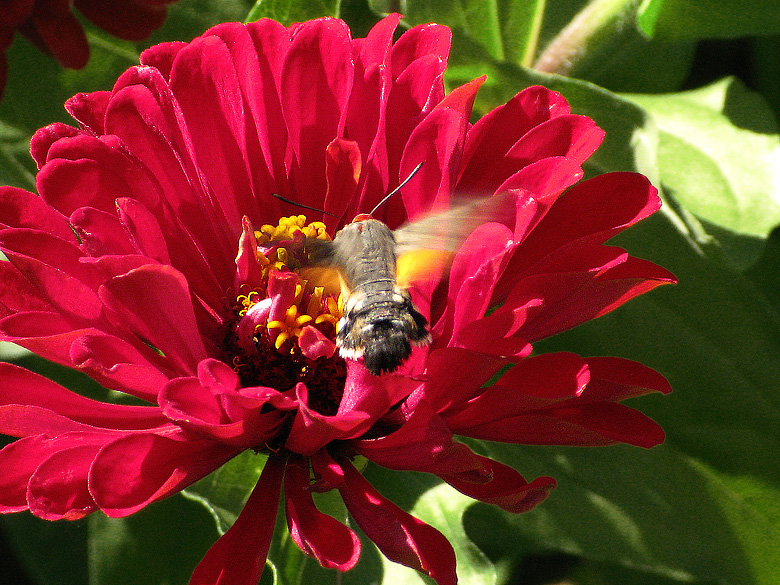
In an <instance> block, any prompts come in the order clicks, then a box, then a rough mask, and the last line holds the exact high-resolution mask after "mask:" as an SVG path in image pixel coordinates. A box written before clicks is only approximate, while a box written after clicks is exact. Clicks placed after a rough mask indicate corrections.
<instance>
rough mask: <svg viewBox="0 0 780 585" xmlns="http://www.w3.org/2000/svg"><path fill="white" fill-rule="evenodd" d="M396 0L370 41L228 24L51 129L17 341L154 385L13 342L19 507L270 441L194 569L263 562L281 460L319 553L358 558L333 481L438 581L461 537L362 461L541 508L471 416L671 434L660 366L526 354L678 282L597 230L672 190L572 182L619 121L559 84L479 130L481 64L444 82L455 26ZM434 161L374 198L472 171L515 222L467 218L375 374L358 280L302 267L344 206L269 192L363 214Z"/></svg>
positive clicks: (211, 464)
mask: <svg viewBox="0 0 780 585" xmlns="http://www.w3.org/2000/svg"><path fill="white" fill-rule="evenodd" d="M398 18H399V17H398V16H397V15H392V16H389V17H387V18H386V19H385V20H383V21H382V22H380V23H379V24H378V25H377V26H376V27H374V29H373V30H372V31H371V32H370V33H369V35H368V36H367V38H365V39H352V38H351V37H350V34H349V30H348V29H347V26H346V25H345V23H343V22H342V21H339V20H334V19H321V20H315V21H311V22H306V23H303V24H298V25H294V26H292V27H290V28H285V27H283V26H281V25H279V24H277V23H275V22H272V21H269V20H263V21H260V22H256V23H253V24H250V25H246V26H244V25H240V24H225V25H220V26H217V27H215V28H213V29H211V30H209V31H208V32H206V33H205V34H204V35H203V36H202V37H200V38H198V39H195V40H194V41H192V42H191V43H168V44H162V45H158V46H155V47H153V48H151V49H149V50H148V51H146V52H145V53H144V54H143V55H142V63H143V64H142V65H141V66H140V67H134V68H132V69H129V70H128V71H127V72H126V73H125V74H124V75H122V77H121V78H120V79H119V80H118V81H117V83H116V85H115V87H114V88H113V90H111V91H105V92H96V93H92V94H86V95H78V96H76V97H74V98H73V99H71V100H70V101H69V102H68V104H67V107H68V111H69V112H70V113H71V114H72V115H73V116H74V118H76V119H77V120H78V121H79V123H80V128H79V129H74V128H71V127H69V126H65V125H62V124H53V125H51V126H49V127H47V128H44V129H42V130H41V131H39V132H38V133H37V134H36V136H35V137H34V139H33V142H32V152H33V156H34V158H35V159H36V161H37V162H38V165H39V167H40V172H39V174H38V189H39V191H40V195H41V196H40V197H38V196H36V195H33V194H32V193H28V192H26V191H23V190H20V189H13V188H4V189H2V190H0V226H2V230H0V248H1V249H2V250H3V251H4V252H5V254H6V255H7V257H8V259H9V260H10V262H3V263H0V271H2V279H1V280H0V282H2V286H1V287H0V310H1V311H2V314H3V315H4V318H3V319H2V320H0V338H2V339H4V340H8V341H13V342H15V343H18V344H19V345H22V346H24V347H26V348H28V349H30V350H32V351H34V352H35V353H37V354H39V355H41V356H43V357H45V358H47V359H49V360H52V361H54V362H57V363H60V364H65V365H67V366H70V367H73V368H77V369H79V370H81V371H82V372H85V373H87V374H88V375H89V376H91V377H92V378H94V379H95V380H97V381H98V382H100V383H101V384H102V385H104V386H105V387H107V388H110V389H114V390H119V391H122V392H125V393H127V394H130V395H132V396H135V397H137V398H140V399H141V400H143V401H146V402H148V403H149V406H123V405H113V404H106V403H100V402H95V401H92V400H89V399H86V398H83V397H80V396H77V395H76V394H73V393H72V392H70V391H68V390H65V389H63V388H62V387H60V386H58V385H57V384H55V383H53V382H51V381H48V380H46V379H44V378H41V377H40V376H37V375H35V374H32V373H30V372H28V371H25V370H23V369H20V368H18V367H15V366H12V365H7V364H5V365H2V367H0V432H2V433H5V434H8V435H11V436H14V437H20V438H19V440H17V441H15V442H13V443H11V444H10V445H8V446H7V447H5V448H4V449H3V450H2V451H0V468H2V469H3V470H4V471H3V474H2V477H0V510H2V511H5V512H15V511H19V510H25V509H29V510H30V511H32V513H33V514H35V515H37V516H40V517H42V518H47V519H57V518H67V519H74V518H80V517H82V516H84V515H86V514H89V513H91V512H93V511H95V510H102V511H103V512H105V513H106V514H108V515H109V516H124V515H127V514H130V513H133V512H135V511H136V510H139V509H140V508H142V507H144V506H146V505H147V504H149V503H151V502H153V501H156V500H159V499H161V498H164V497H166V496H169V495H171V494H173V493H176V492H178V491H180V490H182V489H184V488H186V487H187V486H188V485H190V484H192V483H193V482H195V481H197V480H198V479H200V478H202V477H203V476H205V475H206V474H208V473H209V472H211V471H213V470H215V469H216V468H218V467H219V466H220V465H222V464H223V463H224V462H225V461H227V460H228V459H230V458H231V457H233V456H235V455H236V454H238V453H240V452H242V451H244V450H247V449H251V450H254V451H256V452H259V453H265V454H267V456H268V459H267V462H266V465H265V468H264V470H263V473H262V475H261V477H260V480H259V482H258V484H257V487H256V488H255V490H254V492H253V493H252V495H251V496H250V498H249V501H248V502H247V504H246V506H245V508H244V510H243V512H242V513H241V515H240V516H239V518H238V520H237V521H236V522H235V524H234V525H233V527H232V528H231V529H230V530H229V531H228V532H227V533H226V534H225V535H224V536H223V537H222V538H221V539H220V540H219V541H218V542H217V543H216V544H215V545H214V547H213V548H212V549H211V550H210V551H209V553H208V554H207V556H206V557H205V558H204V560H203V561H202V562H201V564H200V565H199V566H198V568H197V569H196V571H195V573H194V575H193V578H192V583H232V584H246V585H248V584H254V583H256V582H257V579H258V577H259V574H260V572H261V570H262V567H263V564H264V559H265V556H266V554H267V551H268V546H269V540H270V538H271V532H272V530H273V526H274V516H275V513H276V507H277V502H278V498H279V495H280V493H281V492H282V483H283V494H284V498H285V502H286V513H287V521H288V525H289V528H290V533H291V535H292V537H293V539H294V540H295V542H296V543H297V544H298V545H299V546H300V548H301V549H302V550H303V551H304V552H305V553H306V554H309V555H311V556H313V557H315V558H316V559H317V560H318V561H319V562H320V563H321V564H322V565H323V566H326V567H335V568H338V569H340V570H346V569H349V568H350V567H352V566H353V565H354V564H355V562H356V561H357V557H358V554H359V546H360V545H359V540H358V538H357V537H356V535H355V534H354V533H353V532H352V530H350V529H349V528H348V527H346V526H344V525H343V524H341V523H340V522H338V521H337V520H335V519H334V518H332V517H330V516H327V515H325V514H322V513H321V512H319V511H318V510H317V509H316V507H315V505H314V502H313V500H312V491H325V490H331V489H337V490H339V492H340V494H341V497H342V498H343V500H344V502H345V504H346V507H347V509H348V510H349V512H350V514H351V515H352V517H353V518H354V520H355V522H356V523H357V524H358V526H360V528H361V529H362V530H363V531H364V532H365V533H366V534H367V535H368V537H369V538H371V539H372V540H373V541H374V542H375V543H376V544H377V546H378V547H379V548H380V550H381V551H382V552H383V553H384V554H385V555H386V556H387V557H388V558H390V559H391V560H393V561H396V562H399V563H403V564H405V565H408V566H410V567H414V568H416V569H418V570H420V571H424V572H426V573H428V574H430V575H431V576H432V577H433V579H434V580H436V582H437V583H439V584H441V585H445V584H452V583H455V581H456V576H455V559H454V554H453V551H452V548H451V547H450V545H449V543H448V542H447V541H446V539H445V538H444V537H443V536H442V535H441V534H440V533H439V532H438V531H436V530H435V529H433V528H432V527H430V526H428V525H426V524H424V523H422V522H421V521H419V520H417V519H416V518H414V517H412V516H410V515H409V514H407V513H406V512H404V511H403V510H401V509H400V508H398V507H396V506H394V505H393V504H392V503H390V502H389V501H387V500H386V499H384V498H383V497H382V496H381V495H380V494H379V493H378V492H377V491H375V490H374V489H373V488H372V487H371V485H369V484H368V483H367V481H366V480H365V479H364V478H363V476H362V475H361V474H360V473H359V472H358V471H357V470H356V468H355V467H354V466H353V465H352V463H351V460H352V458H353V457H354V456H356V455H358V454H359V455H362V456H364V457H366V458H367V459H369V460H371V461H373V462H375V463H377V464H379V465H383V466H385V467H388V468H391V469H396V470H415V471H426V472H429V473H433V474H436V475H438V476H439V477H441V478H442V479H443V480H444V481H446V482H447V483H449V484H451V485H452V486H453V487H455V488H456V489H457V490H460V491H461V492H463V493H465V494H467V495H469V496H471V497H474V498H477V499H479V500H482V501H485V502H489V503H493V504H496V505H498V506H500V507H502V508H503V509H505V510H508V511H511V512H523V511H525V510H528V509H530V508H532V507H533V506H535V505H536V504H538V503H539V502H540V501H542V500H543V499H544V498H545V497H546V495H547V493H548V491H549V490H550V489H551V488H552V487H553V486H554V481H553V480H552V479H550V478H547V477H542V478H539V479H536V480H534V481H532V482H530V483H528V482H526V481H525V480H524V479H523V477H522V476H520V475H519V474H518V473H517V472H516V471H514V470H513V469H511V468H509V467H507V466H505V465H502V464H501V463H498V462H496V461H493V460H490V459H487V458H485V457H481V456H478V455H476V454H475V453H473V452H472V451H471V450H470V449H469V448H468V447H467V446H466V445H464V444H463V443H460V442H458V441H457V440H456V439H455V438H454V436H453V435H454V434H459V435H465V436H470V437H477V438H480V439H487V440H495V441H504V442H512V443H526V444H554V445H608V444H613V443H616V442H626V443H630V444H634V445H640V446H644V447H650V446H652V445H655V444H658V443H660V442H661V441H662V440H663V432H662V431H661V429H660V428H659V427H658V426H657V425H656V424H655V423H654V422H652V421H651V420H649V419H648V418H647V417H645V416H644V415H642V414H640V413H639V412H637V411H635V410H633V409H631V408H629V407H626V406H623V405H621V404H619V401H622V400H624V399H625V398H629V397H632V396H638V395H641V394H645V393H647V392H651V391H661V392H668V391H669V387H668V385H667V383H666V381H665V380H664V379H663V377H662V376H660V375H659V374H657V373H656V372H654V371H652V370H650V369H648V368H646V367H644V366H642V365H640V364H637V363H635V362H631V361H628V360H625V359H618V358H604V357H602V358H587V359H584V358H581V357H579V356H577V355H575V354H571V353H556V354H543V355H535V356H532V355H531V350H532V347H531V343H532V342H534V341H535V340H538V339H541V338H543V337H547V336H549V335H552V334H554V333H557V332H560V331H562V330H564V329H567V328H570V327H573V326H575V325H577V324H579V323H582V322H584V321H586V320H589V319H592V318H594V317H598V316H599V315H602V314H604V313H606V312H608V311H610V310H612V309H613V308H615V307H617V306H619V305H621V304H622V303H624V302H625V301H627V300H628V299H630V298H632V297H634V296H636V295H638V294H641V293H644V292H646V291H648V290H650V289H652V288H654V287H656V286H658V285H660V284H663V283H668V282H672V281H673V280H674V278H673V276H672V275H671V274H669V273H668V272H667V271H665V270H664V269H662V268H660V267H658V266H656V265H654V264H652V263H650V262H647V261H644V260H639V259H637V258H633V257H631V256H629V255H628V254H627V253H626V252H625V251H624V250H622V249H619V248H615V247H611V246H607V245H605V244H604V242H605V241H606V240H607V239H609V238H610V237H611V236H613V235H614V234H616V233H618V232H619V231H621V230H622V229H624V228H626V227H627V226H630V225H632V224H633V223H635V222H637V221H639V220H641V219H642V218H644V217H647V216H648V215H650V214H651V213H653V212H654V211H655V210H657V209H658V207H659V205H660V203H659V200H658V198H657V196H656V190H655V189H654V188H653V187H652V186H651V185H650V184H649V183H648V181H647V180H646V179H645V178H644V177H642V176H640V175H636V174H631V173H614V174H608V175H603V176H600V177H597V178H595V179H591V180H588V181H584V182H582V183H579V184H576V185H575V183H577V182H578V181H579V180H580V179H581V177H582V171H581V169H580V163H581V162H582V161H583V160H585V159H586V158H587V157H588V156H589V155H590V154H591V153H592V152H593V151H594V150H595V149H596V148H597V147H598V145H599V143H600V142H601V139H602V136H603V133H602V131H601V130H600V129H599V128H598V127H596V125H595V124H594V122H593V121H592V120H590V119H589V118H586V117H584V116H577V115H572V114H571V113H569V108H568V105H567V103H566V102H565V100H564V99H563V98H562V97H561V96H560V95H559V94H557V93H555V92H552V91H549V90H547V89H545V88H542V87H532V88H529V89H526V90H525V91H522V92H521V93H519V94H518V95H517V96H516V97H515V98H513V99H512V100H511V101H510V102H509V103H507V104H506V105H504V106H501V107H500V108H497V109H496V110H494V111H493V112H491V113H490V114H488V115H487V116H485V117H484V118H482V119H481V120H480V121H479V122H478V123H476V124H474V125H473V126H472V125H470V124H469V115H470V113H471V107H472V102H473V99H474V96H475V93H476V91H477V89H478V86H479V84H480V81H479V80H478V81H476V82H473V83H470V84H466V85H465V86H462V87H459V88H457V89H456V90H454V91H453V92H452V93H450V94H449V95H447V96H445V95H444V90H443V85H442V74H443V71H444V68H445V65H446V57H447V53H448V49H449V42H450V32H449V30H448V29H447V28H445V27H442V26H439V25H433V24H432V25H425V26H419V27H415V28H413V29H411V30H409V31H408V32H406V33H405V34H404V35H402V36H401V38H400V39H399V40H398V41H397V42H396V43H394V44H393V42H392V36H393V31H394V30H395V28H396V25H397V24H398ZM421 161H422V162H424V165H423V167H422V168H421V170H420V171H419V172H418V173H417V175H415V176H414V177H413V179H412V180H411V181H410V182H409V183H408V184H407V185H406V186H405V187H404V188H403V190H402V195H400V196H399V197H398V198H396V199H395V200H391V201H390V202H389V203H388V204H387V205H386V206H385V207H383V208H381V210H380V211H379V212H378V214H377V215H378V218H379V219H381V220H382V221H384V222H385V223H386V224H387V225H389V226H390V227H391V228H396V227H398V226H400V225H401V224H403V223H404V222H406V221H407V220H409V219H415V218H417V217H419V216H421V215H422V214H424V213H425V212H426V211H428V210H430V209H432V208H434V207H436V208H440V207H442V206H446V205H447V203H448V201H449V198H450V196H451V195H452V194H455V193H458V194H467V195H468V194H472V195H473V194H480V195H485V196H487V195H491V194H501V196H500V197H499V198H498V199H496V201H498V202H500V204H501V205H500V206H501V213H500V214H496V217H498V216H500V219H495V218H494V221H489V222H486V223H484V224H483V225H480V226H479V227H478V228H477V229H476V230H474V232H473V233H472V234H471V235H470V236H469V237H468V239H467V240H466V241H465V243H464V244H463V246H462V247H461V248H460V249H459V250H458V251H457V253H456V254H455V255H454V258H453V259H452V263H451V267H450V269H449V270H448V271H447V273H446V275H445V276H444V277H443V278H441V279H439V280H434V279H429V280H427V281H425V282H423V283H422V284H420V285H419V286H416V287H413V288H412V295H413V299H414V302H415V305H416V307H417V308H418V309H419V311H420V313H422V314H423V315H424V316H425V317H426V318H427V320H428V322H429V323H430V324H431V326H430V331H431V334H432V337H433V341H432V343H431V344H430V345H429V346H427V347H417V348H415V349H414V350H413V352H412V356H411V358H410V359H408V360H407V361H406V362H405V363H403V365H402V366H401V367H399V368H398V369H397V370H395V371H394V372H393V373H392V374H389V375H382V376H374V375H371V374H370V373H369V372H368V370H367V369H366V368H365V366H364V365H363V362H362V361H360V360H353V359H347V360H345V359H343V358H342V357H340V356H339V354H338V352H337V349H336V346H335V345H334V339H335V331H336V327H335V323H336V322H337V321H338V319H339V317H340V316H341V308H340V304H339V301H338V296H337V293H335V294H334V293H331V292H330V289H328V288H326V287H322V286H315V285H316V284H317V283H316V281H315V280H313V278H314V277H311V279H310V277H309V276H308V273H305V263H306V256H305V255H303V254H301V246H300V244H301V241H302V238H303V235H304V234H305V235H307V236H309V237H320V238H326V237H328V236H327V234H330V235H332V234H333V231H334V230H335V228H336V227H338V224H339V221H338V220H336V219H333V218H331V217H323V218H322V222H321V223H317V222H315V223H314V224H311V225H305V218H303V216H293V217H291V218H282V221H279V218H280V217H281V216H282V215H283V213H290V212H296V211H299V210H298V209H296V208H295V207H294V206H292V205H290V204H288V203H283V202H281V201H280V200H278V199H276V198H274V197H272V194H280V195H282V196H284V197H287V198H289V199H292V200H293V201H296V202H300V203H302V204H307V205H312V206H315V207H319V208H324V209H325V210H326V211H329V212H331V213H333V214H335V215H336V216H339V217H352V216H353V215H354V214H356V213H359V212H365V211H367V210H369V209H371V208H372V207H373V205H374V204H375V203H376V202H377V201H378V200H379V199H380V198H381V197H382V195H383V194H385V193H387V192H389V191H390V190H391V189H392V188H393V187H395V186H396V185H398V184H399V182H400V181H401V180H403V179H404V178H406V177H407V176H408V175H409V174H410V172H411V170H412V169H413V168H414V167H415V166H416V165H417V164H418V163H419V162H421ZM253 226H263V227H261V228H260V229H259V230H255V228H254V227H253ZM304 274H307V276H304ZM492 380H496V381H495V383H492V384H490V382H491V381H492Z"/></svg>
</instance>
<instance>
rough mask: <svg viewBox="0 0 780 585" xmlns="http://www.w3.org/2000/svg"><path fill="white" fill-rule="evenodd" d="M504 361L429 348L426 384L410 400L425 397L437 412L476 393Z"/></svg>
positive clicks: (473, 353) (486, 356)
mask: <svg viewBox="0 0 780 585" xmlns="http://www.w3.org/2000/svg"><path fill="white" fill-rule="evenodd" d="M507 363H508V362H507V361H506V360H502V359H499V358H496V357H493V356H490V355H487V354H483V353H477V352H473V351H469V350H465V349H460V348H444V349H438V350H436V351H432V352H431V353H430V355H429V357H428V371H427V378H428V379H427V381H426V383H425V386H424V387H423V388H421V389H420V390H417V391H415V393H414V394H413V395H412V396H410V397H409V401H410V402H413V401H414V400H415V398H418V397H419V398H424V399H425V400H426V401H427V402H428V403H430V404H431V405H432V406H433V407H434V409H435V410H436V412H439V413H441V412H444V411H446V410H447V409H448V408H450V407H454V406H458V405H461V404H464V403H465V402H467V401H468V400H471V399H472V398H473V397H474V396H475V395H477V394H479V391H480V389H481V387H482V385H483V384H485V383H486V382H487V381H488V380H490V378H491V377H493V376H494V375H495V374H496V372H498V371H499V370H500V369H501V367H503V366H505V365H507Z"/></svg>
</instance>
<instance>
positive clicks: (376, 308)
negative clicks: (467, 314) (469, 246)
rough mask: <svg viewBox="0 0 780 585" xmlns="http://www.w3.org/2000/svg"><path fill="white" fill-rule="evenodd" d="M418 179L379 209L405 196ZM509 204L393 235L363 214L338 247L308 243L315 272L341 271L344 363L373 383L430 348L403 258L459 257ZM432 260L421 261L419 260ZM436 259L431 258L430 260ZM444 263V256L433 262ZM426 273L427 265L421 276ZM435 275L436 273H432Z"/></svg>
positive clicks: (438, 216)
mask: <svg viewBox="0 0 780 585" xmlns="http://www.w3.org/2000/svg"><path fill="white" fill-rule="evenodd" d="M420 166H421V165H418V166H417V168H416V169H415V170H414V171H413V172H412V174H411V175H409V177H408V178H407V179H406V180H405V181H403V183H401V185H399V186H398V187H397V188H396V189H395V190H393V192H391V193H390V194H388V195H387V196H386V197H385V198H384V199H383V200H382V201H381V202H380V203H379V205H382V203H384V202H385V201H386V200H387V199H388V198H389V197H390V196H392V195H394V194H395V193H396V192H398V191H399V190H400V189H401V187H403V186H404V185H405V184H406V183H407V182H408V181H409V180H410V179H411V178H412V176H413V175H414V173H416V172H417V170H418V169H419V168H420ZM503 199H504V198H503V197H502V196H494V197H483V198H479V199H477V200H472V201H470V202H469V203H466V204H460V205H456V206H454V207H451V208H450V209H447V210H445V211H443V212H439V213H433V214H431V215H429V216H427V217H424V218H422V219H421V220H419V221H416V222H412V223H408V224H406V225H404V226H401V227H400V228H399V229H397V230H395V231H392V230H391V229H390V228H389V227H388V226H387V225H385V224H384V223H383V222H381V221H379V220H377V219H374V218H373V216H372V214H373V213H375V212H376V209H377V208H378V207H379V205H377V208H374V210H372V212H371V213H370V214H359V215H357V216H356V217H355V219H354V220H353V221H352V223H349V224H347V225H346V226H345V227H344V228H342V229H341V230H340V231H339V232H337V233H336V235H335V237H334V238H333V241H324V240H318V239H314V238H307V239H306V240H305V241H304V249H305V251H306V253H307V254H308V257H309V262H310V265H312V266H315V267H316V266H319V267H326V268H333V269H335V270H337V271H338V273H339V276H340V281H341V287H342V296H343V298H344V312H343V316H342V318H341V319H340V321H339V323H338V326H337V333H336V346H337V347H338V348H339V353H340V355H341V357H343V358H345V359H351V360H359V359H360V358H363V363H364V365H365V367H366V368H367V369H368V371H369V372H370V373H372V374H373V375H376V376H378V375H381V374H385V373H390V372H393V371H395V370H396V369H397V368H398V367H399V366H400V365H401V364H402V363H403V362H405V361H406V360H407V359H408V358H409V356H410V355H411V353H412V347H413V346H415V345H417V346H424V345H427V344H429V343H430V342H431V335H430V332H429V329H428V322H427V320H426V318H425V317H424V316H423V315H422V314H421V313H420V311H419V310H418V309H417V307H416V306H415V305H414V303H413V302H412V297H411V295H410V294H409V290H408V285H409V281H410V280H413V279H414V277H412V276H410V275H409V274H406V275H401V274H399V272H398V270H397V269H398V258H399V257H402V256H405V255H408V254H415V253H417V252H420V251H425V250H428V251H440V252H443V253H444V254H449V255H450V257H451V256H452V255H453V254H454V252H455V251H456V250H457V248H458V247H459V246H460V245H461V244H462V243H463V241H464V240H465V239H466V237H467V236H468V235H469V234H470V233H471V232H472V231H473V230H474V229H476V227H478V226H479V225H480V224H482V223H484V222H485V221H490V220H492V219H494V218H495V217H496V215H497V211H498V210H499V209H500V208H501V206H502V200H503ZM421 256H425V255H424V254H422V255H420V254H418V258H419V257H421ZM429 257H430V256H429ZM433 257H435V258H436V259H437V260H439V261H441V258H442V255H440V254H439V255H433ZM421 271H422V272H425V261H422V262H417V266H416V269H415V272H416V273H417V274H419V273H420V272H421ZM431 272H436V271H435V270H432V271H431Z"/></svg>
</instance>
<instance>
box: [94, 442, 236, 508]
mask: <svg viewBox="0 0 780 585" xmlns="http://www.w3.org/2000/svg"><path fill="white" fill-rule="evenodd" d="M239 450H240V449H236V448H235V447H231V446H230V445H220V444H218V443H214V442H213V441H205V440H197V439H190V440H187V441H182V440H175V439H171V438H169V437H165V436H160V435H155V434H136V435H127V436H124V437H121V438H119V439H117V440H115V441H113V442H111V443H109V444H108V445H106V446H105V447H104V448H103V449H101V451H100V452H99V453H98V455H97V457H96V458H95V462H94V464H93V466H92V468H91V470H90V475H89V491H90V492H91V493H92V496H93V497H94V498H95V502H96V503H97V504H98V506H99V507H100V509H101V510H102V511H103V512H105V513H106V514H107V515H108V516H112V517H120V516H127V515H129V514H132V513H134V512H137V511H138V510H140V509H141V508H143V507H145V506H146V505H147V504H149V503H151V502H153V501H156V500H160V499H163V498H165V497H167V496H169V495H172V494H174V493H176V492H179V491H181V490H183V489H184V488H186V487H187V486H189V485H191V484H193V483H194V482H196V481H197V480H199V479H201V478H202V477H204V476H206V475H208V474H209V473H211V472H212V471H214V470H215V469H217V468H218V467H219V466H221V465H222V464H223V463H225V462H226V461H227V460H228V459H230V458H231V457H232V456H234V455H235V454H236V453H237V452H238V451H239Z"/></svg>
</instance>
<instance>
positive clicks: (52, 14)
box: [21, 0, 89, 69]
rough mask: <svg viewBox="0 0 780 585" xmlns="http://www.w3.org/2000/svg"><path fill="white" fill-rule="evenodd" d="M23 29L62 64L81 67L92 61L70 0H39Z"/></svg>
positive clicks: (23, 31)
mask: <svg viewBox="0 0 780 585" xmlns="http://www.w3.org/2000/svg"><path fill="white" fill-rule="evenodd" d="M21 31H22V33H23V34H24V35H25V36H27V37H28V38H29V39H30V40H31V41H33V42H34V43H35V44H37V45H38V46H39V47H41V49H43V50H44V51H45V52H47V53H49V54H50V55H52V56H53V57H54V58H55V59H57V61H59V63H60V65H62V66H63V67H69V68H71V69H81V68H82V67H84V66H85V65H86V64H87V61H88V60H89V44H88V43H87V37H86V35H85V34H84V30H83V29H82V28H81V24H80V23H79V21H78V20H77V19H76V17H75V16H74V15H73V14H72V13H71V12H70V0H53V1H51V0H50V1H48V2H36V3H35V9H34V10H33V13H32V15H31V16H30V19H29V20H28V21H27V22H26V23H24V25H23V26H22V27H21Z"/></svg>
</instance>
